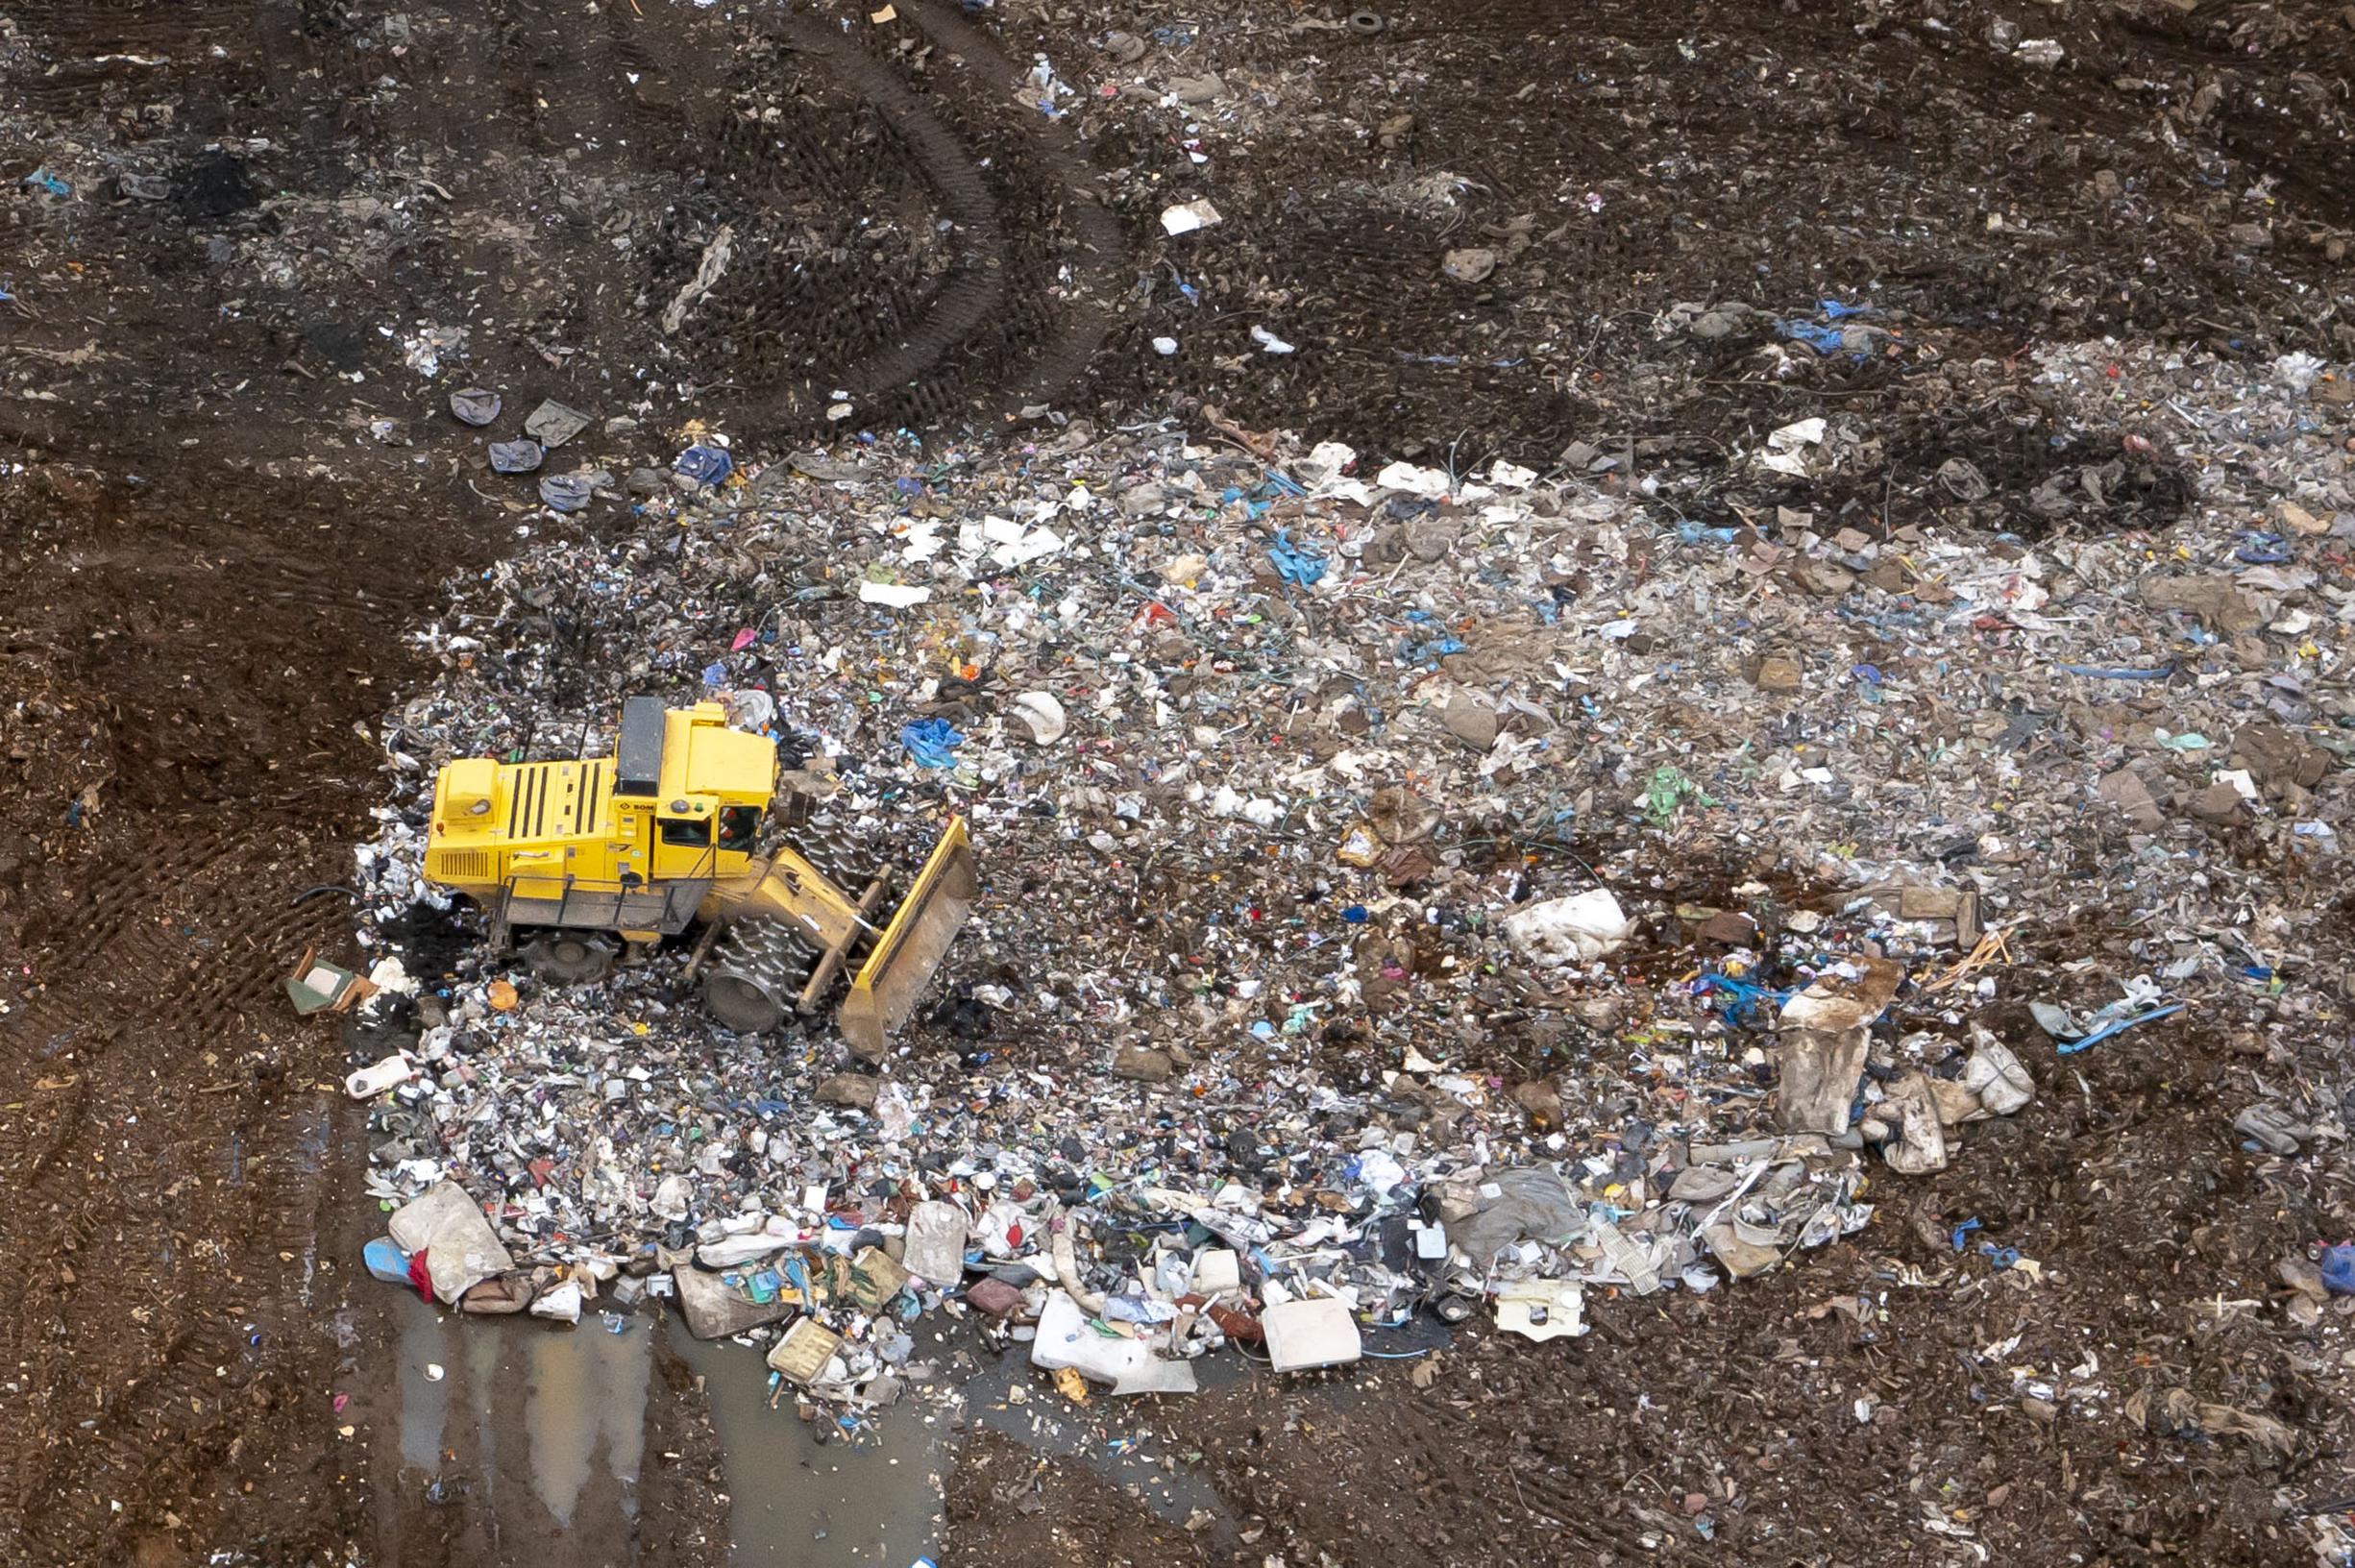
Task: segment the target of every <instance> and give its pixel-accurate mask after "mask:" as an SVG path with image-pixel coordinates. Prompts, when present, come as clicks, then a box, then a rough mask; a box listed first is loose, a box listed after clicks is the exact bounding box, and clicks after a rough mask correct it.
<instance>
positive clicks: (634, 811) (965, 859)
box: [425, 697, 980, 1061]
mask: <svg viewBox="0 0 2355 1568" xmlns="http://www.w3.org/2000/svg"><path fill="white" fill-rule="evenodd" d="M777 782H778V769H777V755H776V747H774V746H773V745H772V744H771V743H770V742H769V741H767V740H765V739H763V738H762V737H760V736H758V735H749V734H747V733H745V732H744V731H742V730H736V729H731V728H729V727H728V724H727V715H726V712H725V710H724V709H723V708H722V707H721V706H720V704H718V703H716V702H699V703H697V704H695V705H694V706H692V707H685V708H666V707H664V705H663V703H662V701H661V699H660V698H651V697H633V698H626V700H625V701H624V702H623V704H622V723H621V730H620V733H619V734H618V735H617V737H616V738H615V744H614V754H613V755H612V756H610V757H601V758H597V759H595V760H593V761H570V762H514V763H500V762H495V761H493V760H491V759H489V758H487V757H469V758H465V759H463V760H460V761H457V762H453V763H450V764H448V765H447V766H445V767H444V768H443V769H442V770H441V772H440V773H439V774H438V775H436V777H435V778H434V781H433V822H432V829H431V832H430V833H429V836H428V838H427V841H426V865H425V872H426V878H427V880H429V881H430V882H434V883H437V884H439V885H440V886H442V887H446V888H449V889H451V890H452V891H454V892H456V893H461V894H466V895H468V896H469V897H471V898H472V899H474V900H475V902H476V903H477V904H478V905H479V906H480V907H481V908H482V910H483V911H484V912H485V915H486V917H487V919H488V920H489V925H490V940H491V948H492V951H493V953H494V954H495V955H498V956H502V957H503V956H505V955H507V954H509V953H512V952H515V951H518V950H519V949H520V951H521V952H522V953H523V955H524V958H525V959H526V961H527V963H529V964H530V966H531V968H532V971H533V972H534V973H536V974H539V975H541V976H543V977H545V978H548V979H551V980H555V981H563V982H572V983H580V982H586V981H592V980H597V979H601V978H602V977H603V976H604V974H605V973H606V972H607V971H608V970H609V969H611V968H612V967H613V963H614V960H615V957H616V953H617V946H618V945H619V944H622V943H626V944H628V945H629V949H630V950H631V951H633V952H639V953H643V952H646V951H649V950H650V949H651V948H652V946H653V945H654V944H655V943H660V942H663V941H664V940H666V939H668V938H673V937H676V936H678V935H680V934H681V933H682V932H684V931H686V930H687V929H688V928H689V927H690V926H693V925H695V924H697V923H698V922H700V924H701V927H702V930H701V934H700V936H699V939H698V941H697V943H696V944H695V949H694V953H693V956H692V958H691V959H690V961H689V964H688V969H687V973H688V976H689V978H690V979H692V978H694V977H695V976H696V975H697V974H698V973H700V975H701V976H702V985H703V1000H704V1005H705V1006H706V1007H707V1008H709V1009H710V1011H711V1013H712V1016H713V1017H716V1018H718V1019H719V1021H720V1022H721V1023H722V1024H724V1026H726V1027H727V1028H730V1029H734V1030H738V1031H740V1032H743V1033H748V1034H757V1033H760V1032H762V1031H764V1030H769V1029H773V1028H775V1027H776V1026H777V1025H779V1024H781V1023H783V1022H784V1021H785V1020H786V1018H787V1017H791V1016H793V1015H796V1014H798V1015H801V1016H803V1017H814V1016H816V1015H818V1014H820V1013H821V1012H822V1010H823V1008H824V1006H825V1003H826V1000H827V997H828V992H830V991H831V989H832V988H833V987H834V984H835V982H836V980H837V978H838V977H839V976H841V975H842V974H843V973H845V972H846V971H847V972H848V974H849V975H850V981H849V986H848V990H847V992H846V994H845V995H844V996H843V998H842V1000H841V1002H840V1003H839V1005H837V1007H836V1008H835V1021H836V1023H837V1025H838V1026H839V1027H840V1029H841V1030H842V1033H843V1037H844V1038H845V1039H846V1040H847V1041H849V1042H850V1046H851V1048H852V1050H854V1051H855V1052H857V1053H858V1054H859V1055H860V1056H861V1057H863V1058H865V1059H867V1060H869V1061H873V1060H875V1059H876V1058H879V1057H880V1056H882V1055H883V1053H884V1048H885V1041H886V1039H887V1038H888V1037H889V1035H890V1034H891V1032H892V1031H893V1030H895V1029H896V1028H898V1027H899V1025H900V1024H902V1023H904V1022H906V1021H907V1017H908V1014H909V1012H910V1011H911V1010H912V1009H913V1008H914V1007H915V1005H916V1001H917V998H918V996H919V995H920V994H921V992H923V989H924V986H925V984H926V983H927V982H928V981H930V980H931V978H932V975H933V971H934V970H936V969H938V968H940V964H941V959H942V957H943V956H944V954H945V953H946V952H947V951H948V946H949V943H951V942H952V941H954V940H955V938H956V934H957V931H958V929H959V928H960V927H962V926H963V925H964V923H965V919H966V916H967V914H968V912H969V910H970V909H971V908H972V903H973V899H974V897H975V896H976V894H978V893H979V891H980V879H979V877H978V875H977V874H976V871H975V869H974V865H973V852H972V846H971V845H970V843H969V840H968V837H967V834H966V828H965V820H964V819H963V818H962V817H959V818H954V819H952V820H951V821H949V824H948V828H947V831H946V832H944V833H943V834H942V836H941V841H940V843H939V844H938V845H936V846H935V847H934V848H933V851H932V853H931V855H930V856H928V857H927V858H926V860H925V862H924V868H923V870H922V871H920V873H919V874H918V875H917V877H916V880H915V882H914V883H913V884H912V885H911V886H910V887H909V889H908V892H907V894H906V895H905V896H904V897H902V898H901V899H900V900H899V905H898V907H897V909H895V911H893V912H892V913H891V914H890V915H889V916H888V918H887V917H884V916H883V915H882V913H881V912H882V908H883V904H884V900H885V899H886V898H887V897H888V896H889V895H890V893H891V882H892V877H891V873H890V872H889V871H888V870H879V871H875V872H873V873H872V874H861V873H855V872H853V871H851V870H849V869H848V868H849V866H850V865H851V863H852V862H851V859H850V856H849V854H848V852H847V851H846V846H845V845H842V844H841V843H840V842H839V841H836V840H832V839H830V838H827V837H826V836H824V835H821V834H818V833H815V832H809V833H805V834H803V835H802V836H801V837H800V838H799V840H798V841H797V843H796V842H787V843H780V844H778V845H775V846H773V847H771V848H768V849H766V850H765V851H764V848H763V845H764V843H765V842H766V841H767V840H768V839H771V838H775V837H781V836H782V835H781V834H779V832H778V831H777V830H778V829H779V827H780V826H781V825H782V824H781V823H780V822H779V821H776V820H775V819H777V818H778V817H781V816H782V815H783V806H784V804H785V803H781V802H779V801H777V800H776V798H775V796H776V790H777ZM862 883H863V884H864V885H863V886H862V887H859V889H858V891H856V892H853V891H852V888H853V887H854V886H855V885H858V884H862Z"/></svg>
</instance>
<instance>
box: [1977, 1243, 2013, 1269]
mask: <svg viewBox="0 0 2355 1568" xmlns="http://www.w3.org/2000/svg"><path fill="white" fill-rule="evenodd" d="M1979 1256H1981V1257H1983V1258H1985V1259H1986V1260H1987V1261H1988V1262H1991V1263H1993V1264H1995V1265H1996V1267H1997V1268H1999V1269H2003V1268H2011V1267H2014V1266H2015V1265H2017V1264H2018V1263H2019V1262H2020V1249H2019V1248H2018V1247H1999V1246H1997V1245H1996V1244H1995V1243H1994V1242H1993V1241H1981V1242H1980V1243H1979Z"/></svg>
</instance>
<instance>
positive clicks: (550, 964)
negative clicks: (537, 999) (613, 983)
mask: <svg viewBox="0 0 2355 1568" xmlns="http://www.w3.org/2000/svg"><path fill="white" fill-rule="evenodd" d="M524 962H525V963H527V964H529V965H530V966H531V972H532V973H533V974H536V975H538V976H539V977H540V978H541V979H543V980H552V981H554V982H556V983H557V984H558V985H566V986H579V985H586V984H588V983H589V982H591V981H593V980H602V979H603V978H604V977H605V976H606V975H607V974H609V973H611V972H612V970H613V943H611V942H609V941H607V940H606V939H605V938H604V937H602V936H600V935H598V934H597V933H595V932H588V931H550V932H547V933H545V934H543V935H541V936H538V937H534V938H533V939H532V940H531V942H530V943H529V944H528V945H527V946H526V947H525V948H524Z"/></svg>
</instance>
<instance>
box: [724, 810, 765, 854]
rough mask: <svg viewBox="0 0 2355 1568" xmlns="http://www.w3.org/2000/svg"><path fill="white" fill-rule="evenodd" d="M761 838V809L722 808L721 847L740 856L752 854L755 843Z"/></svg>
mask: <svg viewBox="0 0 2355 1568" xmlns="http://www.w3.org/2000/svg"><path fill="white" fill-rule="evenodd" d="M759 837H760V807H758V806H723V807H721V808H720V847H721V848H723V849H726V850H729V851H731V852H733V853H735V854H739V855H748V854H750V853H751V852H752V844H753V841H754V840H756V839H758V838H759Z"/></svg>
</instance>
